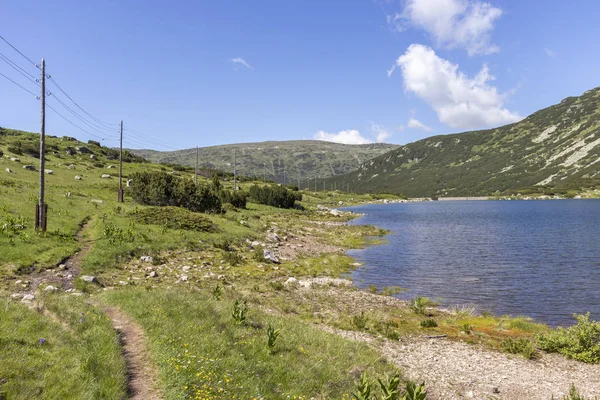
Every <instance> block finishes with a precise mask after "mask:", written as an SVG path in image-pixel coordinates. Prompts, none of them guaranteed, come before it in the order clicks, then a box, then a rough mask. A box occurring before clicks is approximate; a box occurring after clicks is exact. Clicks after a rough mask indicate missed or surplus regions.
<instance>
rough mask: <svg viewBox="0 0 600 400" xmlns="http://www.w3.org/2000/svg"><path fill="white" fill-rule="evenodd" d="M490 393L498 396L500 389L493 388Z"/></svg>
mask: <svg viewBox="0 0 600 400" xmlns="http://www.w3.org/2000/svg"><path fill="white" fill-rule="evenodd" d="M492 393H495V394H499V393H500V389H498V388H497V387H495V388H493V389H492Z"/></svg>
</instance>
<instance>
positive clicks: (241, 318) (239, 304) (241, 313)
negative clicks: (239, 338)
mask: <svg viewBox="0 0 600 400" xmlns="http://www.w3.org/2000/svg"><path fill="white" fill-rule="evenodd" d="M247 312H248V303H247V302H246V300H244V301H239V300H236V301H235V303H234V304H233V310H232V311H231V316H232V317H233V320H234V321H235V323H236V324H237V325H241V324H243V323H244V322H245V321H246V313H247Z"/></svg>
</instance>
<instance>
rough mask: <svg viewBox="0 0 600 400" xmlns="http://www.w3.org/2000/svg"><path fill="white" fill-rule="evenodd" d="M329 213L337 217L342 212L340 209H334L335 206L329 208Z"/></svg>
mask: <svg viewBox="0 0 600 400" xmlns="http://www.w3.org/2000/svg"><path fill="white" fill-rule="evenodd" d="M329 214H331V215H333V216H335V217H339V216H340V215H342V212H341V211H340V210H336V209H335V208H334V209H333V210H329Z"/></svg>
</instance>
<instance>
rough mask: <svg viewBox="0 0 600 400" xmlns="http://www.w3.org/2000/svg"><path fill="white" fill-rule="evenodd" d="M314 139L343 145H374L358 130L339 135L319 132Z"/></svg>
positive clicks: (341, 132)
mask: <svg viewBox="0 0 600 400" xmlns="http://www.w3.org/2000/svg"><path fill="white" fill-rule="evenodd" d="M314 138H315V139H317V140H325V141H327V142H335V143H343V144H369V143H372V141H370V140H369V139H367V138H365V137H364V136H362V135H361V134H360V132H359V131H357V130H356V129H348V130H345V131H340V132H337V133H328V132H325V131H319V132H317V133H315V135H314Z"/></svg>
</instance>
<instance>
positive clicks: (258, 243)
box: [250, 240, 260, 248]
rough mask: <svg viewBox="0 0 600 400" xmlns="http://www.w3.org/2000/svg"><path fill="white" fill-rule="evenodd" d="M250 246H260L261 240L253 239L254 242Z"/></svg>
mask: <svg viewBox="0 0 600 400" xmlns="http://www.w3.org/2000/svg"><path fill="white" fill-rule="evenodd" d="M250 246H251V247H252V248H254V247H258V246H260V242H259V241H257V240H255V241H253V242H252V243H250Z"/></svg>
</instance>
